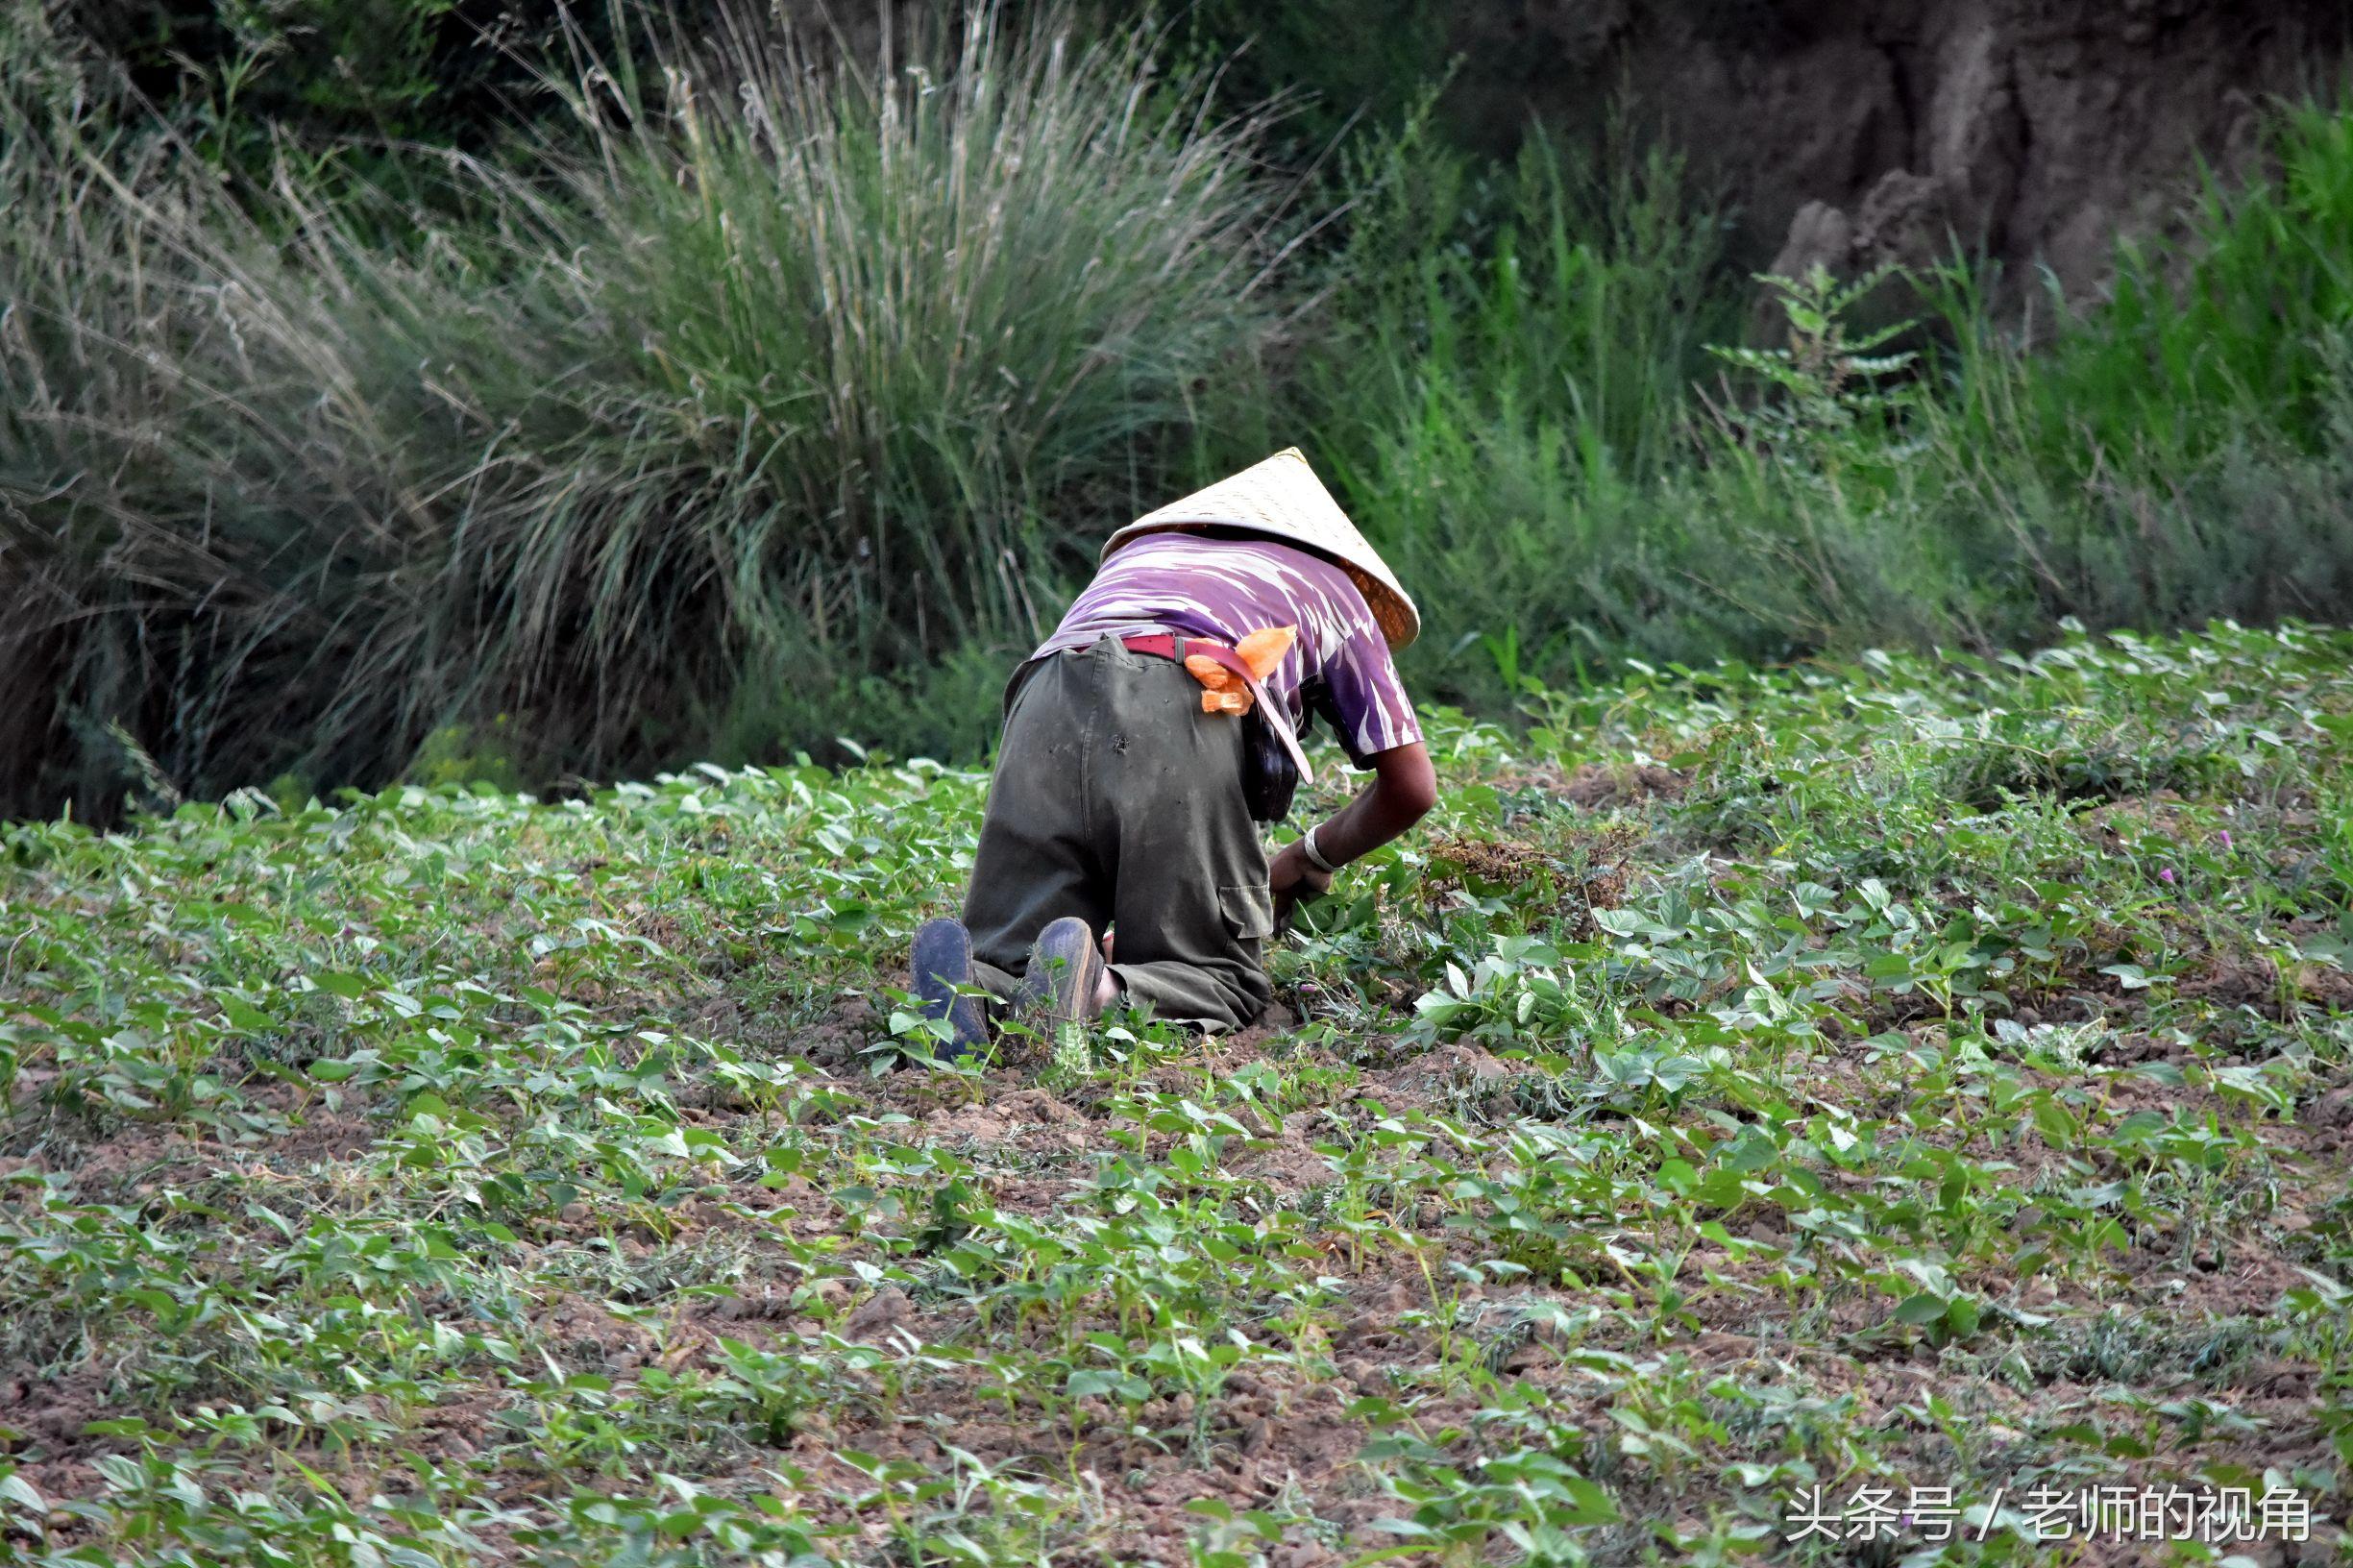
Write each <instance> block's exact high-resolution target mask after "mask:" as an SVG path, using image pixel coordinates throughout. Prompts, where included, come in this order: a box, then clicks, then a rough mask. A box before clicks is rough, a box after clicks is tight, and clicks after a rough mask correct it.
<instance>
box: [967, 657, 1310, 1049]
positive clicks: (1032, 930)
mask: <svg viewBox="0 0 2353 1568" xmlns="http://www.w3.org/2000/svg"><path fill="white" fill-rule="evenodd" d="M1241 747H1242V725H1241V722H1240V721H1239V720H1238V719H1237V718H1235V717H1234V716H1232V715H1230V714H1206V713H1203V712H1202V711H1201V686H1200V683H1199V682H1197V681H1195V680H1194V679H1193V678H1192V676H1190V675H1189V674H1186V673H1185V669H1184V667H1183V666H1181V665H1179V664H1176V663H1174V662H1173V661H1171V660H1168V659H1159V658H1153V657H1150V656H1149V655H1146V654H1142V653H1133V652H1130V651H1129V650H1128V649H1126V648H1125V647H1123V646H1122V645H1121V644H1120V643H1118V642H1117V641H1116V640H1115V639H1113V638H1109V637H1106V638H1104V639H1103V640H1102V641H1101V642H1099V643H1097V644H1095V645H1094V646H1093V647H1092V648H1090V649H1084V650H1083V651H1079V652H1071V653H1056V654H1049V655H1048V656H1046V657H1045V658H1043V659H1040V660H1038V661H1037V662H1035V663H1034V664H1032V665H1030V666H1028V667H1027V668H1026V669H1024V670H1023V671H1022V672H1021V674H1020V675H1019V676H1018V677H1017V683H1016V687H1015V690H1014V694H1013V698H1012V701H1011V703H1010V704H1009V706H1008V709H1007V712H1006V717H1005V740H1004V744H1003V746H1002V747H1000V749H999V751H998V754H997V763H996V775H995V777H994V778H993V780H992V781H991V782H990V786H989V808H988V814H987V816H986V817H985V818H984V819H983V820H982V822H981V829H980V851H979V854H978V856H977V858H976V859H975V860H974V862H973V866H972V890H971V892H970V894H968V895H967V897H966V899H965V906H964V919H965V924H966V925H967V926H968V927H970V929H971V932H972V954H973V957H974V959H975V960H976V963H975V965H974V968H975V971H976V974H977V976H978V979H979V981H980V983H981V984H982V985H984V986H986V987H987V988H988V989H989V990H990V991H992V992H994V993H995V994H996V995H998V996H999V997H1007V996H1010V995H1011V994H1012V992H1013V990H1014V987H1015V985H1016V983H1017V979H1018V977H1019V975H1020V972H1021V970H1022V968H1024V966H1025V965H1026V964H1027V962H1028V959H1029V947H1030V943H1032V942H1034V941H1036V940H1037V936H1038V933H1039V932H1040V931H1041V930H1042V929H1044V927H1045V925H1046V923H1047V922H1048V921H1051V920H1056V919H1061V918H1062V917H1064V916H1066V915H1075V916H1077V917H1079V918H1080V919H1084V920H1085V921H1087V923H1088V924H1090V925H1091V926H1093V927H1094V929H1095V930H1096V931H1097V932H1098V933H1100V932H1101V931H1102V930H1103V928H1104V927H1105V926H1106V925H1107V924H1108V925H1111V926H1112V927H1114V928H1115V931H1116V933H1117V940H1116V943H1115V948H1114V952H1113V957H1114V958H1115V959H1116V960H1117V962H1116V963H1115V964H1114V965H1113V966H1112V972H1113V973H1114V974H1115V975H1116V976H1117V977H1118V980H1119V984H1120V986H1121V987H1122V989H1123V990H1124V991H1125V992H1126V993H1127V997H1128V999H1129V1000H1130V1001H1132V1002H1135V1003H1140V1004H1147V1005H1149V1006H1150V1007H1151V1009H1152V1010H1153V1012H1154V1013H1155V1014H1157V1015H1158V1016H1159V1017H1164V1018H1171V1019H1177V1020H1181V1021H1184V1022H1188V1023H1194V1024H1199V1025H1201V1026H1203V1027H1207V1028H1213V1029H1233V1028H1239V1027H1241V1026H1242V1025H1244V1024H1247V1023H1249V1022H1251V1021H1252V1020H1253V1019H1255V1018H1256V1017H1258V1016H1259V1015H1260V1014H1261V1013H1262V1012H1264V1011H1265V1010H1266V1004H1267V1002H1268V1000H1269V999H1270V998H1271V996H1272V994H1273V992H1272V988H1271V987H1269V986H1268V984H1267V981H1266V969H1265V965H1264V955H1265V944H1266V941H1267V939H1268V938H1269V937H1270V936H1271V935H1273V932H1274V900H1273V897H1272V895H1271V894H1269V893H1268V892H1267V888H1266V851H1265V849H1264V848H1263V847H1262V845H1261V844H1260V840H1259V830H1258V824H1257V823H1256V822H1254V821H1251V819H1250V810H1249V808H1248V807H1247V806H1246V805H1244V804H1243V802H1242V787H1241Z"/></svg>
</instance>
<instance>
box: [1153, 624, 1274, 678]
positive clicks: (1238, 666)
mask: <svg viewBox="0 0 2353 1568" xmlns="http://www.w3.org/2000/svg"><path fill="white" fill-rule="evenodd" d="M1119 641H1121V642H1122V643H1124V644H1126V645H1127V649H1128V651H1129V652H1131V653H1142V654H1145V655H1147V656H1149V657H1151V658H1155V659H1174V660H1175V661H1176V662H1177V663H1179V664H1183V663H1184V662H1185V656H1186V655H1187V654H1188V653H1200V654H1204V655H1206V656H1208V657H1210V658H1213V659H1215V660H1216V661H1217V662H1218V663H1219V664H1222V665H1224V666H1225V667H1226V668H1227V669H1228V670H1230V671H1232V672H1233V673H1234V674H1237V675H1239V676H1240V677H1241V680H1242V684H1243V685H1245V686H1247V685H1250V684H1252V683H1254V682H1255V681H1256V680H1257V678H1258V677H1257V676H1255V675H1253V674H1251V673H1250V666H1249V665H1248V664H1246V663H1245V662H1243V659H1242V656H1241V655H1240V654H1239V653H1237V652H1235V651H1234V649H1231V648H1228V647H1227V646H1226V645H1225V644H1223V643H1218V642H1212V641H1210V640H1208V639H1207V638H1199V639H1195V638H1186V637H1179V636H1177V635H1175V634H1174V633H1173V632H1166V631H1158V632H1150V633H1147V634H1144V635H1142V636H1137V637H1122V638H1120V639H1119Z"/></svg>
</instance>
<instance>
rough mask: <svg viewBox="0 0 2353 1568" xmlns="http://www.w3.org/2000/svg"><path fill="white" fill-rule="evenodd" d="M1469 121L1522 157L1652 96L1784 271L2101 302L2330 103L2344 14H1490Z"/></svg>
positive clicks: (1710, 0)
mask: <svg viewBox="0 0 2353 1568" xmlns="http://www.w3.org/2000/svg"><path fill="white" fill-rule="evenodd" d="M1450 25H1451V27H1452V29H1453V36H1454V41H1455V43H1456V46H1457V48H1458V50H1459V51H1460V53H1461V56H1462V59H1463V61H1464V63H1463V68H1462V71H1461V74H1460V75H1459V76H1458V79H1457V86H1456V88H1455V93H1454V97H1453V101H1452V104H1451V106H1450V107H1451V108H1452V109H1453V110H1454V111H1455V112H1456V113H1457V114H1458V116H1459V119H1460V122H1461V123H1462V124H1463V125H1464V126H1465V127H1466V128H1467V129H1469V130H1470V131H1471V132H1472V133H1473V134H1474V135H1478V136H1480V137H1482V138H1483V139H1485V140H1487V141H1489V142H1492V143H1502V142H1506V141H1508V140H1509V139H1510V138H1511V137H1512V136H1514V135H1517V134H1518V132H1519V130H1520V128H1521V127H1522V126H1523V125H1524V124H1525V123H1526V120H1527V116H1528V115H1529V114H1530V113H1531V112H1533V113H1534V114H1536V115H1539V116H1541V117H1543V118H1546V119H1548V120H1552V121H1555V122H1557V123H1560V124H1562V125H1564V126H1566V127H1569V128H1571V129H1575V128H1578V127H1581V126H1585V125H1589V124H1591V123H1592V122H1594V121H1595V120H1596V119H1598V118H1599V116H1600V115H1601V114H1603V113H1604V112H1605V106H1606V105H1607V104H1608V102H1609V100H1610V99H1611V97H1612V95H1613V94H1614V93H1616V92H1618V91H1619V89H1621V88H1624V89H1629V90H1630V93H1631V95H1632V100H1633V106H1634V108H1635V110H1636V113H1637V115H1638V117H1639V118H1640V119H1642V120H1646V121H1648V122H1649V123H1651V124H1653V125H1658V126H1663V128H1664V129H1665V131H1666V133H1667V135H1670V136H1671V137H1672V138H1673V139H1674V140H1675V141H1677V142H1679V144H1681V145H1682V146H1683V147H1684V148H1685V149H1687V150H1688V151H1689V153H1690V154H1691V155H1692V157H1693V160H1694V162H1695V164H1696V165H1697V166H1698V167H1700V168H1702V169H1703V170H1706V171H1709V172H1710V173H1712V174H1713V175H1714V176H1715V177H1716V178H1719V179H1721V180H1722V181H1723V182H1724V183H1725V184H1726V186H1727V188H1728V191H1729V193H1730V195H1731V198H1732V200H1733V201H1734V202H1735V203H1736V204H1737V206H1738V208H1739V210H1740V214H1741V222H1742V239H1743V242H1744V248H1745V250H1746V252H1747V253H1748V256H1749V258H1750V259H1752V260H1753V261H1754V262H1755V263H1756V264H1758V265H1771V266H1772V267H1773V268H1774V270H1777V271H1790V270H1793V269H1802V268H1803V267H1805V266H1807V265H1809V264H1810V263H1812V262H1814V261H1817V260H1819V261H1825V262H1828V263H1830V264H1831V265H1832V266H1834V267H1838V268H1857V267H1863V266H1868V265H1871V264H1873V263H1875V262H1876V261H1879V260H1882V259H1898V260H1920V259H1924V258H1928V257H1935V256H1940V255H1943V254H1946V253H1947V252H1948V251H1949V245H1950V241H1951V238H1953V237H1957V238H1958V239H1959V240H1960V241H1961V242H1962V243H1963V244H1964V245H1967V246H1969V247H1971V248H1973V249H1980V250H1982V251H1984V252H1985V253H1986V254H1988V255H1991V256H1994V257H1998V258H2000V259H2002V260H2003V261H2004V262H2006V263H2009V265H2008V266H2007V267H2006V268H2005V272H2006V274H2007V275H2008V277H2009V278H2010V279H2011V281H2012V286H2013V287H2017V286H2022V282H2023V281H2024V280H2027V279H2029V278H2030V277H2031V275H2032V268H2033V266H2036V265H2039V266H2042V267H2047V268H2048V269H2049V271H2050V272H2051V273H2052V274H2053V275H2054V276H2055V277H2056V279H2057V280H2058V282H2060V284H2061V285H2062V286H2064V287H2065V288H2066V289H2067V291H2068V292H2069V293H2070V294H2071V295H2074V294H2078V293H2080V292H2082V291H2084V290H2086V289H2088V288H2090V287H2092V286H2094V285H2096V282H2098V280H2099V278H2100V276H2101V275H2102V273H2103V271H2104V270H2105V266H2106V262H2107V258H2108V257H2109V254H2110V251H2111V247H2112V244H2113V241H2114V238H2115V236H2116V235H2117V234H2118V233H2120V232H2124V233H2145V232H2148V231H2150V230H2153V229H2158V228H2162V227H2163V226H2164V225H2165V224H2166V222H2167V220H2168V218H2169V215H2170V214H2171V213H2172V212H2174V211H2176V210H2177V209H2178V208H2179V207H2180V205H2181V201H2182V197H2183V195H2184V193H2185V190H2186V188H2187V185H2188V182H2189V180H2190V179H2191V178H2192V177H2193V176H2194V169H2195V166H2196V163H2197V161H2198V159H2201V158H2202V159H2205V160H2206V161H2207V162H2209V163H2210V164H2212V165H2214V166H2216V167H2217V168H2218V169H2220V170H2222V171H2223V172H2224V173H2226V174H2237V173H2243V172H2244V171H2245V170H2246V169H2247V167H2248V166H2249V164H2250V163H2251V161H2252V159H2253V158H2254V156H2255V153H2256V151H2257V147H2256V143H2257V139H2258V138H2257V135H2256V133H2257V131H2258V128H2259V125H2260V120H2261V108H2262V104H2263V101H2264V99H2265V97H2266V95H2267V94H2272V93H2281V92H2294V91H2298V90H2305V89H2318V90H2328V89H2330V88H2332V87H2333V86H2335V85H2336V84H2338V83H2339V82H2341V81H2342V80H2343V73H2344V71H2345V67H2346V63H2347V61H2348V50H2349V49H2353V5H2348V4H2347V3H2346V0H1826V3H1825V0H1666V3H1661V0H1649V3H1645V0H1466V3H1464V4H1462V5H1461V6H1459V7H1458V9H1457V10H1456V12H1454V17H1453V21H1452V22H1451V24H1450Z"/></svg>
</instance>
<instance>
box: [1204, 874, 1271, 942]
mask: <svg viewBox="0 0 2353 1568" xmlns="http://www.w3.org/2000/svg"><path fill="white" fill-rule="evenodd" d="M1217 904H1218V908H1219V910H1220V911H1221V912H1222V913H1223V914H1224V916H1225V918H1226V930H1228V931H1229V932H1231V933H1232V934H1233V935H1234V936H1235V937H1236V938H1238V940H1240V941H1242V942H1264V941H1265V940H1266V939H1267V938H1268V937H1271V936H1273V935H1274V934H1275V895H1274V892H1273V890H1271V889H1270V888H1268V887H1267V886H1266V884H1265V883H1263V882H1255V883H1250V882H1246V883H1243V884H1241V885H1239V886H1238V887H1225V888H1219V889H1218V890H1217Z"/></svg>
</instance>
